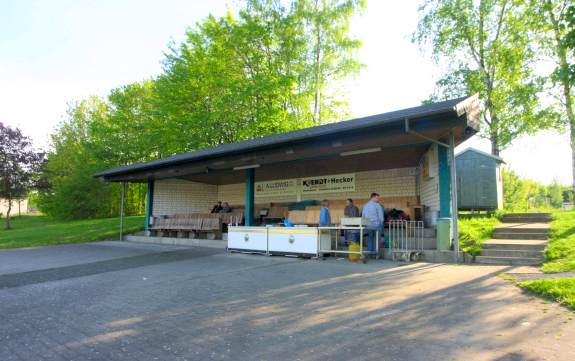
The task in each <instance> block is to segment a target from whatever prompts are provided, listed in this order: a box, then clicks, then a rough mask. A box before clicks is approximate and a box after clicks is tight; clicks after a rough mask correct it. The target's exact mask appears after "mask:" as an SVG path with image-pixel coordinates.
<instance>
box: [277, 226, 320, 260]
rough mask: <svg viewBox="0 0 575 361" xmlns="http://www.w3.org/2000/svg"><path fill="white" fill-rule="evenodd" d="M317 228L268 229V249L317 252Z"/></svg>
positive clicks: (283, 251)
mask: <svg viewBox="0 0 575 361" xmlns="http://www.w3.org/2000/svg"><path fill="white" fill-rule="evenodd" d="M317 237H318V233H317V229H315V228H313V229H305V230H303V229H287V228H286V229H270V230H269V250H270V252H276V253H303V254H317Z"/></svg>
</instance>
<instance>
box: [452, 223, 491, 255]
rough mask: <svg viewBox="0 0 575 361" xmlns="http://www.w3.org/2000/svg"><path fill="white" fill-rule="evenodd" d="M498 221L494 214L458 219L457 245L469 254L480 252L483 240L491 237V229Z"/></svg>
mask: <svg viewBox="0 0 575 361" xmlns="http://www.w3.org/2000/svg"><path fill="white" fill-rule="evenodd" d="M499 223H500V221H499V219H498V218H497V217H495V216H492V217H476V218H466V219H461V218H460V219H459V222H457V225H458V230H459V246H460V248H461V249H462V250H464V251H465V252H467V253H469V254H471V255H474V256H476V255H478V254H479V253H480V252H481V245H482V244H483V241H485V240H488V239H489V238H491V235H492V233H493V230H494V229H495V227H496V226H497V225H498V224H499Z"/></svg>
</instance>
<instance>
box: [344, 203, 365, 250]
mask: <svg viewBox="0 0 575 361" xmlns="http://www.w3.org/2000/svg"><path fill="white" fill-rule="evenodd" d="M343 215H344V216H345V217H347V218H356V217H361V214H360V213H359V208H357V206H356V205H355V204H353V199H351V198H348V199H346V200H345V208H344V210H343ZM344 236H345V237H344V238H345V240H346V241H348V242H359V232H358V231H345V232H344Z"/></svg>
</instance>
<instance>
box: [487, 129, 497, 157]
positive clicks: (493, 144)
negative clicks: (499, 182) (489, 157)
mask: <svg viewBox="0 0 575 361" xmlns="http://www.w3.org/2000/svg"><path fill="white" fill-rule="evenodd" d="M489 140H490V141H491V154H493V155H496V156H498V157H499V145H498V144H497V142H498V137H497V134H492V135H491V137H490V139H489Z"/></svg>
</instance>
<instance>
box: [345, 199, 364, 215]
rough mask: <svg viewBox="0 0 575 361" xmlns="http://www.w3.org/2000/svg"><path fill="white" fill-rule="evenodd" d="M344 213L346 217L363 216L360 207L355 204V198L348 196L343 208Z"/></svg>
mask: <svg viewBox="0 0 575 361" xmlns="http://www.w3.org/2000/svg"><path fill="white" fill-rule="evenodd" d="M343 214H344V215H345V216H346V217H361V216H360V214H359V208H357V207H356V206H355V204H353V199H351V198H348V199H347V200H346V201H345V209H344V210H343Z"/></svg>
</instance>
